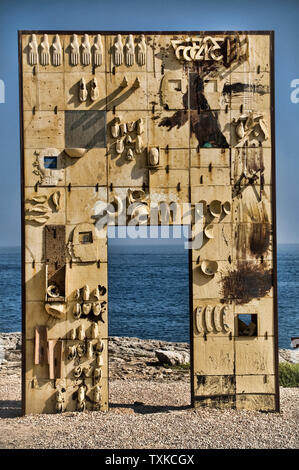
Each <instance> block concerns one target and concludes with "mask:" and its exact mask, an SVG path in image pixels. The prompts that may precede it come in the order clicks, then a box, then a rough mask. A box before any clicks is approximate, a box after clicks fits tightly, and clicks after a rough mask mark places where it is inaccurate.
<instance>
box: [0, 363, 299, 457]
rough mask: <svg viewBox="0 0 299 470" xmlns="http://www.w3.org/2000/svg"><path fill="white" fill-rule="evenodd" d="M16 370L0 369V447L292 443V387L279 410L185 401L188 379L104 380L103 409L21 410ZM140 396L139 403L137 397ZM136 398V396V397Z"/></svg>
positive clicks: (296, 398) (295, 395) (298, 393)
mask: <svg viewBox="0 0 299 470" xmlns="http://www.w3.org/2000/svg"><path fill="white" fill-rule="evenodd" d="M20 389H21V379H20V372H19V371H13V372H12V373H11V374H10V375H8V374H7V373H3V372H1V373H0V448H1V449H3V448H34V449H40V448H57V449H58V448H64V449H72V448H80V449H82V448H98V449H118V448H119V449H125V448H129V449H130V448H131V449H137V448H160V449H161V448H162V449H167V448H174V449H180V448H186V449H188V448H190V449H203V448H213V449H221V448H242V449H244V448H266V449H274V448H298V447H299V446H298V442H299V439H298V415H299V413H298V410H299V407H298V405H299V390H298V389H286V388H282V389H281V413H280V414H275V413H259V412H254V411H240V410H238V411H237V410H215V409H200V410H197V411H194V410H192V409H191V408H189V403H190V384H189V383H188V381H187V380H184V381H182V380H180V381H176V382H168V383H161V382H155V381H148V380H147V381H142V380H139V381H130V380H129V379H128V380H118V379H116V380H111V382H110V404H111V411H110V412H109V413H101V412H96V411H94V412H86V413H64V414H62V415H38V416H26V417H21V416H20V414H21V401H20ZM136 402H139V403H136ZM140 402H142V403H140Z"/></svg>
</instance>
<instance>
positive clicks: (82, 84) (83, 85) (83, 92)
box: [79, 77, 88, 103]
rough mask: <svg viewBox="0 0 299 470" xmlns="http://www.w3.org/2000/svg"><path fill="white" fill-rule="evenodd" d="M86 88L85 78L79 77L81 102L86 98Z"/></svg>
mask: <svg viewBox="0 0 299 470" xmlns="http://www.w3.org/2000/svg"><path fill="white" fill-rule="evenodd" d="M87 95H88V92H87V88H86V82H85V78H84V77H83V78H81V80H80V86H79V100H80V101H81V102H82V103H83V102H84V101H86V100H87Z"/></svg>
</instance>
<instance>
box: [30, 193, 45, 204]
mask: <svg viewBox="0 0 299 470" xmlns="http://www.w3.org/2000/svg"><path fill="white" fill-rule="evenodd" d="M47 199H48V196H46V195H44V194H43V195H41V196H33V197H31V198H30V199H28V202H39V203H44V202H46V201H47Z"/></svg>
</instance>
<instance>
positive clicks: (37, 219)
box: [25, 215, 50, 225]
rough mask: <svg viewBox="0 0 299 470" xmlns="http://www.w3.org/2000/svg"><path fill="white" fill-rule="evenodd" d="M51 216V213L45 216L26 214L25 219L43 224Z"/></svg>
mask: <svg viewBox="0 0 299 470" xmlns="http://www.w3.org/2000/svg"><path fill="white" fill-rule="evenodd" d="M49 217H50V216H49V215H45V216H43V217H38V216H34V215H26V216H25V220H28V221H29V222H36V223H37V224H40V225H43V224H45V223H46V222H47V221H48V219H49Z"/></svg>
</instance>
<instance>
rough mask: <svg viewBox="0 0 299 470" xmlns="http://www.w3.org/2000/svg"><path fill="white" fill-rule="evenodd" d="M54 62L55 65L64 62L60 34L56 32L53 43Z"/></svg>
mask: <svg viewBox="0 0 299 470" xmlns="http://www.w3.org/2000/svg"><path fill="white" fill-rule="evenodd" d="M52 63H53V65H54V66H55V67H57V66H59V65H61V63H62V48H61V43H60V39H59V35H58V34H55V37H54V40H53V44H52Z"/></svg>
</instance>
